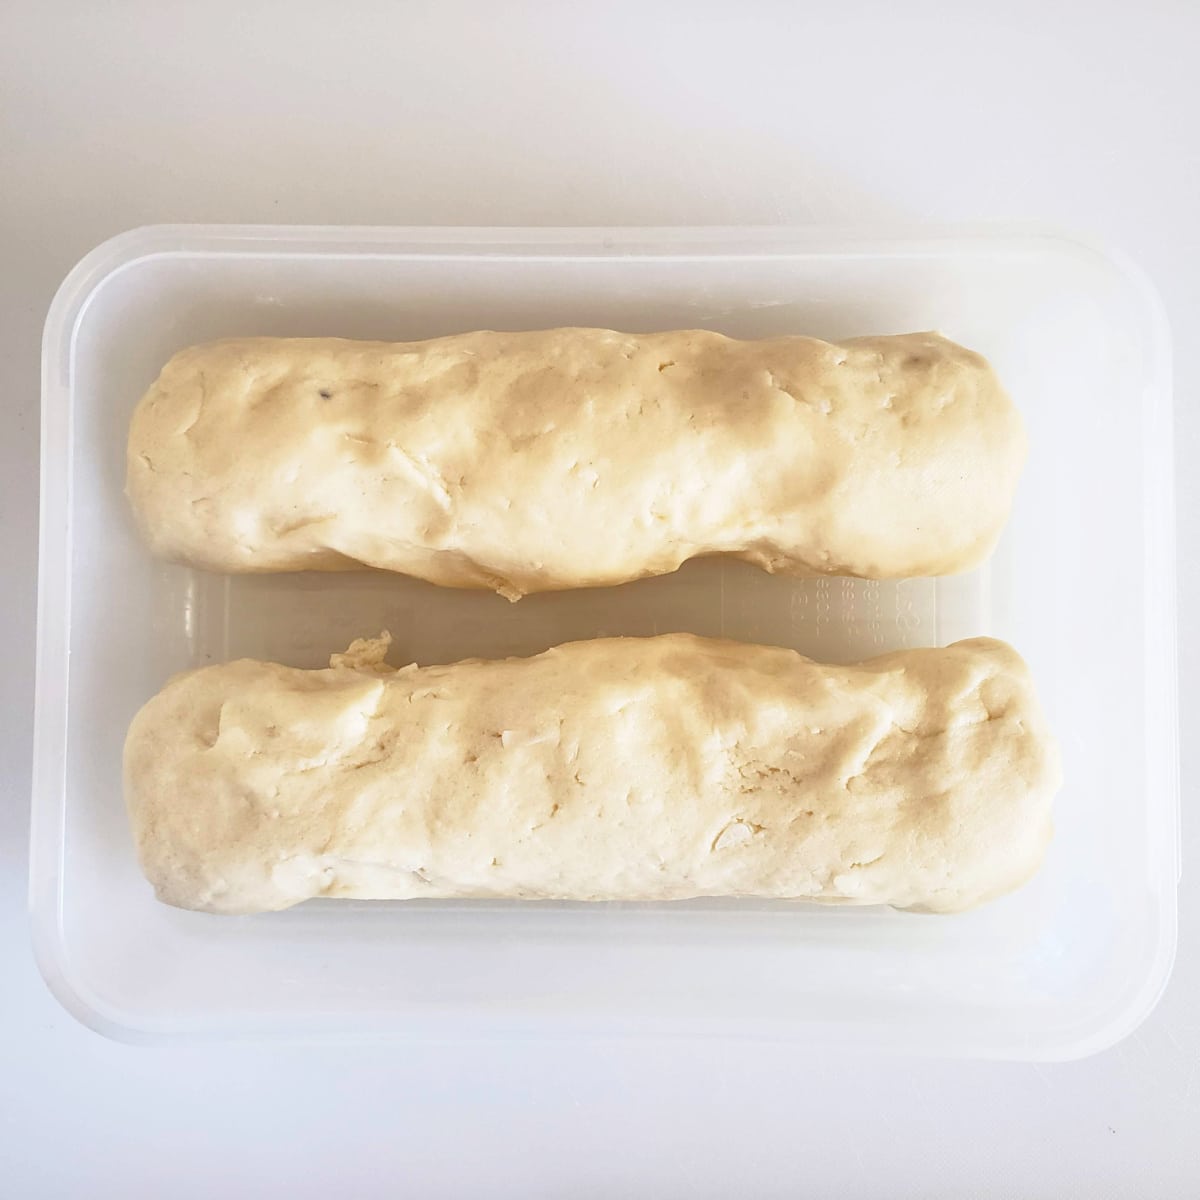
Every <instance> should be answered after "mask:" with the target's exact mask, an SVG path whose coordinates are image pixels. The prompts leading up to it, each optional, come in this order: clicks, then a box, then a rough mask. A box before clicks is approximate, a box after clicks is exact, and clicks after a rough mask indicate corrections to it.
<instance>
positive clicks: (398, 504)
mask: <svg viewBox="0 0 1200 1200" xmlns="http://www.w3.org/2000/svg"><path fill="white" fill-rule="evenodd" d="M1024 455H1025V435H1024V430H1023V427H1022V424H1021V420H1020V417H1019V415H1018V414H1017V411H1016V410H1015V408H1014V407H1013V405H1012V403H1011V402H1010V401H1009V399H1008V397H1007V396H1006V395H1005V393H1004V390H1003V389H1002V388H1001V386H1000V384H999V382H998V380H997V378H996V376H995V374H994V372H993V371H992V369H991V368H990V367H989V366H988V364H987V363H986V362H985V361H984V359H982V358H981V357H979V355H977V354H974V353H972V352H971V351H969V350H965V349H964V348H963V347H961V346H958V345H955V344H954V343H953V342H950V341H948V340H946V339H945V338H943V337H941V336H940V335H938V334H934V333H916V334H907V335H901V336H895V337H873V338H857V339H853V340H851V341H847V342H844V343H841V344H837V345H834V344H831V343H828V342H822V341H817V340H815V339H813V338H805V337H781V338H773V339H768V340H763V341H735V340H732V339H730V338H727V337H724V336H722V335H720V334H717V333H709V332H704V331H696V330H693V331H685V332H675V333H657V334H622V333H613V332H610V331H607V330H596V329H557V330H548V331H542V332H534V333H468V334H461V335H458V336H454V337H446V338H439V339H435V340H433V341H427V342H412V343H384V342H353V341H342V340H337V339H328V338H323V339H299V338H291V339H282V338H245V339H240V340H236V341H224V342H214V343H211V344H208V345H203V346H195V347H192V348H191V349H188V350H184V351H181V352H180V353H179V354H177V355H175V357H174V358H172V359H171V361H170V362H169V363H168V364H167V365H166V366H165V367H164V368H163V371H162V373H161V375H160V376H159V378H158V380H157V382H156V383H155V384H154V385H153V386H152V387H151V388H150V390H149V391H148V392H147V394H146V395H145V397H144V398H143V399H142V401H141V403H140V405H139V406H138V407H137V410H136V412H135V413H134V416H133V421H132V425H131V429H130V434H129V443H128V475H127V491H128V494H129V497H130V499H131V501H132V503H133V507H134V510H135V512H136V514H137V516H138V519H139V523H140V525H141V527H142V530H143V531H144V533H145V536H146V538H147V539H148V541H149V543H150V545H151V547H152V548H153V549H154V550H155V551H157V552H158V553H160V554H162V555H164V556H166V557H169V558H173V559H177V560H181V561H184V562H188V563H191V564H193V565H195V566H199V567H206V568H209V569H211V570H218V571H294V570H303V569H334V568H340V567H345V566H347V565H354V564H360V563H361V564H365V565H368V566H372V567H380V568H384V569H386V570H391V571H400V572H403V573H405V574H408V575H414V576H418V577H419V578H422V579H427V580H430V581H431V582H433V583H438V584H444V585H450V586H459V587H484V588H492V589H494V590H496V591H498V592H500V593H501V594H503V595H506V596H509V597H510V598H514V599H515V598H516V597H518V596H520V595H522V594H524V593H527V592H537V591H547V590H554V589H560V588H574V587H591V586H599V585H607V584H616V583H621V582H624V581H626V580H630V579H636V578H640V577H642V576H646V575H660V574H664V573H666V572H669V571H673V570H675V569H676V568H677V567H678V566H679V565H680V564H681V563H682V562H684V561H685V560H687V559H689V558H692V557H694V556H696V555H702V554H728V555H735V556H737V557H740V558H744V559H748V560H749V561H751V562H754V563H756V564H758V565H759V566H761V567H764V568H765V569H766V570H768V571H773V572H783V573H790V574H808V573H827V574H840V575H858V576H862V577H864V578H879V579H883V578H898V577H905V576H917V575H943V574H949V573H953V572H957V571H963V570H966V569H968V568H971V567H973V566H975V565H977V564H978V563H979V562H980V561H981V560H982V559H983V558H984V557H985V556H986V555H987V554H988V552H989V551H990V550H991V548H992V546H993V544H994V542H995V541H996V538H997V537H998V535H999V533H1000V530H1001V527H1002V526H1003V524H1004V521H1005V519H1006V517H1007V515H1008V511H1009V508H1010V505H1011V501H1012V496H1013V491H1014V488H1015V486H1016V480H1017V476H1018V473H1019V471H1020V468H1021V465H1022V462H1023V460H1024Z"/></svg>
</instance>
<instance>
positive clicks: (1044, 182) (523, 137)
mask: <svg viewBox="0 0 1200 1200" xmlns="http://www.w3.org/2000/svg"><path fill="white" fill-rule="evenodd" d="M421 7H422V6H417V5H415V4H414V5H408V6H406V5H401V4H390V5H389V4H368V3H358V4H352V3H349V2H343V3H341V4H333V3H328V4H321V3H304V2H302V0H294V2H293V3H291V4H285V3H279V4H261V3H260V4H256V5H255V4H245V3H244V2H243V3H231V2H229V0H211V2H209V3H207V4H204V5H196V6H189V7H188V8H187V9H186V10H185V9H184V7H183V6H182V5H170V4H161V3H159V4H155V3H134V2H126V3H120V4H115V3H97V4H78V5H66V4H54V3H51V4H45V3H42V4H40V5H35V3H33V0H16V2H13V0H7V2H0V166H2V167H3V177H2V179H0V384H2V386H0V414H2V419H3V428H2V433H0V506H2V507H0V515H2V518H3V520H2V526H0V539H2V540H0V571H2V572H3V585H2V587H0V597H2V603H3V611H2V616H3V622H2V630H3V634H2V636H3V639H4V640H3V645H2V646H0V651H2V653H0V660H2V661H3V663H4V669H3V672H0V739H2V741H0V754H2V759H0V784H2V786H3V794H2V799H0V954H2V955H3V958H2V960H0V961H2V962H3V974H2V977H0V978H2V983H0V1018H2V1020H0V1181H2V1182H0V1194H2V1195H4V1196H5V1197H8V1196H12V1197H54V1196H66V1195H71V1196H75V1197H93V1196H95V1197H108V1196H112V1197H123V1198H130V1197H132V1198H134V1200H138V1198H140V1197H143V1196H145V1197H150V1196H171V1197H202V1196H211V1195H217V1194H225V1195H230V1196H241V1195H252V1194H257V1195H264V1196H275V1195H280V1196H282V1195H287V1196H289V1197H297V1198H304V1197H309V1196H312V1197H318V1196H320V1197H328V1196H331V1195H339V1196H348V1197H374V1196H404V1195H421V1196H425V1197H437V1196H466V1195H480V1194H486V1195H488V1196H491V1197H496V1196H501V1197H502V1196H522V1197H535V1196H543V1195H545V1196H555V1195H572V1196H581V1197H590V1196H624V1195H630V1196H632V1195H652V1196H656V1197H669V1196H676V1195H679V1196H684V1195H686V1196H689V1197H706V1196H746V1197H752V1196H791V1195H799V1194H811V1195H831V1196H832V1195H844V1196H889V1197H904V1196H914V1197H915V1196H921V1197H940V1196H945V1197H956V1198H962V1197H968V1196H971V1197H973V1196H1022V1197H1030V1196H1054V1197H1063V1196H1086V1197H1089V1200H1092V1198H1099V1197H1109V1196H1112V1197H1125V1196H1130V1197H1133V1196H1145V1197H1161V1198H1169V1197H1185V1196H1195V1195H1197V1194H1200V1148H1198V1143H1200V1139H1198V1136H1197V1135H1198V1132H1200V949H1198V947H1197V934H1198V918H1200V883H1198V876H1197V874H1196V872H1195V871H1194V869H1192V868H1193V867H1194V863H1195V861H1196V854H1197V851H1198V850H1200V844H1198V842H1200V834H1198V833H1197V829H1198V828H1200V827H1198V826H1197V823H1196V822H1195V821H1194V820H1193V819H1192V807H1193V800H1194V792H1195V785H1196V782H1197V771H1198V770H1200V753H1197V751H1195V750H1192V749H1188V748H1186V743H1187V739H1188V736H1189V733H1190V731H1191V730H1193V729H1194V728H1195V724H1196V718H1197V716H1198V715H1200V684H1197V683H1196V680H1197V678H1198V677H1200V641H1198V639H1197V636H1196V631H1195V628H1194V626H1193V625H1192V623H1191V622H1190V621H1189V619H1188V615H1189V614H1190V613H1191V612H1193V611H1195V609H1196V608H1197V605H1200V570H1197V568H1196V566H1195V565H1194V557H1195V556H1194V554H1193V553H1192V550H1193V548H1194V546H1195V541H1196V536H1197V532H1198V531H1197V529H1196V525H1195V522H1194V520H1193V513H1194V511H1195V509H1196V504H1197V501H1198V500H1200V475H1193V474H1192V470H1193V459H1194V457H1195V455H1196V452H1197V451H1198V450H1200V409H1198V408H1197V405H1196V403H1195V399H1194V398H1195V393H1196V389H1197V384H1198V383H1200V367H1198V366H1197V360H1196V357H1195V355H1194V353H1193V352H1192V349H1191V336H1192V332H1193V331H1194V330H1195V329H1196V328H1197V327H1198V326H1200V232H1197V229H1198V227H1197V224H1196V215H1197V212H1198V211H1200V152H1198V148H1200V74H1197V72H1196V69H1195V53H1196V49H1197V47H1198V45H1200V6H1197V5H1194V4H1189V3H1186V2H1183V0H1180V2H1179V3H1165V2H1159V3H1140V4H1132V3H1115V2H1104V0H1097V2H1095V3H1093V4H1091V5H1083V4H1078V5H1075V4H1067V3H1061V2H1060V3H1058V4H1037V3H1024V2H1020V3H1013V2H1008V3H1005V4H1003V5H1000V4H984V3H970V2H964V3H960V4H957V5H950V4H933V3H908V4H905V5H900V4H884V3H878V4H871V3H866V2H863V0H859V2H851V3H844V4H840V5H839V4H829V3H823V4H820V5H806V4H793V5H783V4H780V5H766V4H752V3H737V4H724V5H720V6H715V5H712V6H710V5H701V4H692V5H684V4H679V5H677V6H670V5H665V4H653V3H642V4H629V5H608V6H599V5H595V6H588V8H587V12H586V13H570V12H568V11H567V6H554V5H551V4H549V3H545V4H513V5H485V4H483V3H479V4H477V5H449V4H444V5H437V6H434V5H430V6H428V8H429V10H430V11H429V12H427V13H426V12H422V11H421ZM434 9H436V13H435V12H434ZM35 10H36V11H35ZM247 10H252V11H247ZM601 10H603V11H601ZM1012 218H1028V219H1035V220H1039V221H1048V222H1051V223H1056V224H1059V225H1062V226H1066V227H1068V228H1072V229H1077V230H1080V231H1083V232H1085V233H1090V234H1092V235H1094V236H1097V237H1099V238H1100V239H1103V240H1107V241H1111V242H1113V243H1115V244H1117V245H1119V246H1121V247H1122V248H1124V249H1125V250H1127V251H1128V252H1129V253H1131V254H1132V255H1133V256H1134V257H1135V258H1137V259H1138V260H1139V261H1140V262H1141V263H1142V264H1143V266H1145V267H1146V268H1147V270H1148V271H1149V272H1150V274H1151V276H1152V277H1153V278H1154V280H1155V281H1156V283H1157V285H1158V287H1159V288H1160V290H1161V292H1162V294H1163V296H1164V298H1165V300H1166V303H1167V307H1168V310H1169V312H1170V316H1171V319H1172V323H1173V326H1174V331H1175V338H1176V348H1177V363H1176V369H1177V389H1176V390H1177V397H1178V401H1177V403H1178V442H1179V466H1180V474H1181V477H1182V478H1181V483H1180V493H1179V503H1180V543H1181V547H1182V552H1181V561H1180V589H1181V592H1180V612H1181V615H1182V628H1181V631H1180V650H1181V661H1180V673H1181V677H1182V679H1183V681H1184V684H1183V696H1182V719H1183V736H1184V741H1185V750H1184V761H1183V798H1184V864H1185V875H1184V881H1183V885H1182V890H1181V908H1182V913H1181V930H1180V953H1179V960H1178V964H1177V967H1176V971H1175V976H1174V979H1173V982H1172V984H1171V986H1170V988H1169V990H1168V992H1167V995H1166V996H1165V998H1164V1000H1163V1002H1162V1004H1161V1005H1160V1006H1159V1008H1158V1009H1157V1011H1156V1012H1155V1014H1154V1015H1153V1016H1152V1017H1151V1018H1150V1020H1149V1021H1148V1022H1147V1023H1146V1024H1145V1025H1144V1026H1143V1027H1142V1028H1141V1030H1140V1031H1139V1032H1138V1033H1137V1034H1135V1035H1134V1036H1133V1037H1131V1038H1130V1039H1129V1040H1127V1041H1126V1042H1124V1043H1123V1044H1121V1045H1120V1046H1118V1047H1116V1048H1115V1049H1113V1050H1111V1051H1108V1052H1106V1053H1104V1054H1102V1055H1100V1056H1098V1057H1096V1058H1093V1059H1090V1060H1087V1061H1084V1062H1081V1063H1074V1064H1064V1065H1058V1066H1028V1065H997V1064H986V1063H985V1064H980V1063H957V1062H936V1061H921V1060H891V1061H887V1060H879V1059H874V1058H870V1057H866V1056H857V1057H850V1058H846V1057H842V1056H839V1057H836V1058H835V1057H831V1056H827V1055H819V1054H812V1053H803V1054H802V1053H796V1052H789V1051H788V1050H786V1049H780V1048H778V1047H753V1046H746V1045H736V1044H735V1045H723V1044H706V1045H696V1044H682V1043H676V1044H665V1045H664V1044H656V1045H628V1044H616V1045H600V1046H596V1045H591V1046H581V1045H575V1044H556V1045H551V1046H545V1045H538V1044H530V1043H525V1044H521V1045H491V1044H484V1045H480V1044H473V1045H470V1046H461V1045H431V1046H422V1047H408V1048H403V1049H395V1050H364V1049H345V1048H342V1049H338V1048H324V1049H288V1048H270V1049H258V1048H254V1047H251V1046H227V1047H211V1048H203V1049H189V1050H161V1049H136V1048H131V1047H127V1046H121V1045H117V1044H113V1043H109V1042H106V1041H104V1040H103V1039H102V1038H100V1037H99V1036H97V1035H95V1034H93V1033H90V1032H88V1031H87V1030H85V1029H83V1028H81V1027H79V1026H77V1025H76V1024H75V1023H74V1022H73V1021H72V1020H71V1018H69V1017H68V1016H67V1015H66V1014H65V1013H64V1012H63V1011H61V1010H60V1009H59V1008H58V1006H57V1005H56V1003H55V1002H54V1001H53V1000H52V999H51V997H50V995H49V993H48V992H47V991H46V989H45V987H44V986H43V984H42V983H41V981H40V979H39V978H38V975H37V973H36V970H35V968H34V965H33V961H32V957H31V955H30V951H29V948H28V937H27V924H26V918H25V911H24V910H25V897H24V891H25V878H26V862H25V856H26V834H27V828H28V785H29V755H30V733H31V698H32V682H33V638H34V619H33V611H34V589H35V559H36V551H35V545H36V518H37V499H36V485H37V461H36V460H37V411H38V341H39V338H40V334H41V324H42V319H43V317H44V314H45V310H46V307H47V305H48V303H49V301H50V298H51V296H52V294H53V292H54V289H55V287H56V286H57V284H58V282H59V281H60V279H61V278H62V276H63V275H64V274H65V273H66V271H67V270H68V269H69V268H70V267H71V265H72V264H73V263H74V262H75V261H76V260H77V259H78V258H79V257H80V256H81V255H82V254H83V253H84V252H85V251H86V250H88V249H89V248H90V247H92V246H93V245H95V244H96V243H97V242H99V241H101V240H102V239H104V238H106V237H108V236H109V235H111V234H113V233H116V232H118V231H120V230H122V229H125V228H128V227H130V226H134V225H138V224H143V223H146V222H156V221H296V222H348V223H378V224H387V223H397V224H409V223H412V224H421V223H446V224H456V223H458V224H480V225H486V224H539V223H552V224H622V223H628V224H677V223H680V224H682V223H704V224H708V223H713V224H724V223H772V222H826V223H828V222H838V223H844V222H880V221H882V222H895V221H900V222H903V223H905V224H909V223H912V222H914V221H930V222H941V221H960V220H979V219H1000V220H1007V219H1012ZM1189 475H1191V476H1192V477H1191V478H1189ZM1116 482H1117V483H1118V484H1119V481H1116ZM1136 570H1137V563H1128V564H1126V563H1123V562H1122V561H1121V548H1120V547H1119V546H1114V547H1113V554H1112V558H1111V561H1109V562H1106V563H1098V564H1097V569H1096V581H1095V593H1094V601H1095V602H1096V603H1102V602H1103V594H1104V591H1105V589H1107V588H1112V587H1120V586H1122V581H1123V580H1124V579H1128V578H1129V577H1130V575H1131V573H1132V572H1134V571H1136ZM1114 636H1120V631H1119V630H1118V631H1114ZM1096 649H1097V653H1102V652H1103V647H1101V646H1098V647H1097V648H1096Z"/></svg>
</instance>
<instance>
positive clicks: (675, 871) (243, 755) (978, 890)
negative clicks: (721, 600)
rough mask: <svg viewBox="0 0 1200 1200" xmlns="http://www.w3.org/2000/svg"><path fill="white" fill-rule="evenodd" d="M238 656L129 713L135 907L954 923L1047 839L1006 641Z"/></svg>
mask: <svg viewBox="0 0 1200 1200" xmlns="http://www.w3.org/2000/svg"><path fill="white" fill-rule="evenodd" d="M385 649H386V637H385V638H382V639H377V640H373V641H364V642H357V643H355V645H354V646H352V647H351V649H350V651H348V652H347V653H346V654H345V655H335V656H334V658H333V660H332V663H331V666H330V667H329V668H328V669H326V670H317V671H304V670H296V669H292V668H289V667H283V666H278V665H276V664H273V663H264V662H255V661H251V660H242V661H238V662H232V663H228V664H225V665H220V666H213V667H205V668H203V669H201V670H197V671H193V672H190V673H187V674H184V675H180V676H177V677H176V678H175V679H173V680H172V681H171V682H170V683H169V684H168V685H167V686H166V687H165V688H164V690H163V691H161V692H160V693H159V694H158V695H157V696H156V697H154V699H152V700H151V701H150V702H149V703H148V704H147V705H146V706H145V707H144V708H143V709H142V710H141V712H140V713H139V714H138V715H137V717H136V718H135V720H134V722H133V725H132V727H131V729H130V732H129V736H128V740H127V742H126V746H125V782H126V796H127V801H128V807H129V813H130V817H131V819H132V824H133V830H134V834H135V839H136V843H137V848H138V852H139V855H140V859H141V862H142V865H143V868H144V870H145V872H146V875H147V876H148V878H149V879H150V881H151V882H152V883H153V885H154V887H155V890H156V891H157V894H158V896H159V898H160V899H162V900H164V901H166V902H167V903H169V904H175V905H180V906H183V907H185V908H194V909H202V910H208V911H212V912H228V913H246V912H259V911H264V910H272V909H282V908H287V907H288V906H289V905H293V904H296V903H298V902H300V901H302V900H306V899H308V898H310V897H314V896H348V897H359V898H401V899H405V898H412V897H507V898H521V899H551V898H555V899H569V900H608V899H615V900H675V899H682V898H686V897H694V896H757V897H778V898H796V899H807V900H817V901H825V902H833V903H848V904H891V905H895V906H897V907H901V908H918V909H926V910H934V911H945V912H949V911H954V910H958V909H964V908H968V907H970V906H971V905H974V904H977V903H979V902H981V901H984V900H987V899H989V898H990V897H993V896H998V895H1000V894H1001V893H1003V892H1007V891H1009V890H1011V889H1013V888H1015V887H1017V886H1018V885H1020V884H1021V883H1022V882H1024V881H1025V880H1026V879H1027V878H1028V877H1029V876H1030V875H1031V874H1032V873H1033V872H1034V870H1035V869H1036V868H1037V866H1038V864H1039V862H1040V861H1041V858H1042V855H1043V851H1044V849H1045V847H1046V844H1047V841H1048V839H1049V837H1050V831H1051V820H1050V806H1051V799H1052V796H1053V794H1054V792H1055V790H1056V788H1057V786H1058V781H1059V768H1058V758H1057V753H1056V751H1055V748H1054V745H1053V742H1052V740H1051V739H1050V737H1049V735H1048V733H1047V731H1046V727H1045V724H1044V721H1043V718H1042V715H1041V712H1040V709H1039V707H1038V703H1037V700H1036V698H1035V696H1034V693H1033V688H1032V684H1031V681H1030V678H1029V674H1028V672H1027V670H1026V667H1025V665H1024V663H1023V662H1022V661H1021V659H1020V658H1019V657H1018V656H1017V654H1016V653H1015V652H1014V651H1013V650H1012V649H1011V648H1010V647H1008V646H1007V645H1005V644H1004V643H1003V642H997V641H992V640H990V639H986V638H978V639H974V640H971V641H965V642H958V643H956V644H955V645H953V646H949V647H947V648H944V649H928V650H909V651H902V652H898V653H894V654H888V655H885V656H883V657H881V658H876V659H872V660H871V661H869V662H866V663H862V664H860V665H857V666H824V665H820V664H818V663H814V662H812V661H810V660H808V659H806V658H803V657H802V656H801V655H799V654H796V653H795V652H793V651H791V650H783V649H777V648H771V647H764V646H747V645H742V644H738V643H733V642H725V641H711V640H706V639H702V638H696V637H692V636H691V635H685V634H670V635H666V636H662V637H654V638H644V639H639V638H627V639H607V640H597V641H589V642H575V643H570V644H567V645H564V646H560V647H557V648H555V649H553V650H549V651H547V652H546V653H544V654H540V655H538V656H537V657H535V658H530V659H507V660H503V661H491V662H488V661H479V660H467V661H464V662H459V663H455V664H453V665H450V666H434V667H421V668H418V667H416V666H409V667H404V668H402V669H400V670H393V669H391V668H389V667H387V666H386V665H384V664H383V662H382V657H383V654H384V651H385Z"/></svg>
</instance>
